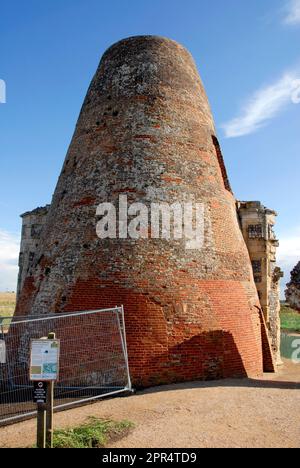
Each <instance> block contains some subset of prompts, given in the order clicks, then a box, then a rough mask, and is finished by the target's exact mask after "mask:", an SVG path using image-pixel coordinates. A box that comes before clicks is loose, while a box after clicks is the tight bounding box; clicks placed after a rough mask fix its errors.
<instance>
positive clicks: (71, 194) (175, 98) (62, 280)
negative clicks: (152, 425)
mask: <svg viewBox="0 0 300 468" xmlns="http://www.w3.org/2000/svg"><path fill="white" fill-rule="evenodd" d="M120 196H122V199H123V201H124V200H125V196H126V197H127V203H128V206H131V205H132V203H135V202H138V203H143V205H144V206H146V207H148V208H149V209H150V207H151V203H156V204H157V203H158V204H161V203H165V204H168V205H172V204H173V203H179V204H181V206H185V205H184V203H193V204H194V205H193V206H196V205H195V204H198V206H200V207H201V209H202V214H203V223H204V224H203V225H202V231H201V232H202V234H203V242H202V244H201V247H199V246H198V247H197V248H196V247H195V248H188V247H187V245H188V244H187V239H186V238H185V237H184V236H183V238H182V239H173V237H172V234H171V238H170V239H166V238H163V239H162V238H152V237H151V229H150V228H149V229H148V228H147V226H146V227H145V226H143V230H142V229H141V231H143V236H142V237H143V238H139V239H134V238H131V237H127V238H120V235H118V233H119V229H117V238H115V239H110V238H107V239H100V238H99V237H98V236H97V234H96V226H97V223H98V221H99V217H97V215H96V209H97V206H98V205H99V204H100V203H105V202H109V203H112V204H113V205H114V206H116V207H118V204H119V200H120ZM165 206H167V205H165ZM200 211H201V210H200ZM117 212H118V210H117ZM149 218H150V215H149ZM131 219H132V218H130V216H129V222H130V220H131ZM172 219H173V218H172ZM172 226H174V222H172V223H171V227H172ZM118 228H119V225H118ZM122 233H123V234H122V236H123V237H126V235H124V225H123V228H122ZM122 236H121V237H122ZM147 236H148V238H146V237H147ZM165 237H167V236H165ZM121 304H123V305H124V308H125V319H126V329H127V340H128V352H129V364H130V370H131V374H132V380H133V383H134V384H135V385H136V386H148V385H154V384H161V383H169V382H175V381H185V380H193V379H209V378H222V377H228V376H245V375H259V374H261V373H262V371H263V351H262V349H263V345H262V334H261V323H260V316H259V310H258V307H259V302H258V297H257V292H256V288H255V284H254V281H253V275H252V270H251V264H250V260H249V255H248V252H247V248H246V245H245V243H244V240H243V237H242V234H241V231H240V228H239V224H238V219H237V214H236V207H235V198H234V196H233V194H232V192H231V189H230V185H229V182H228V179H227V175H226V169H225V166H224V162H223V158H222V154H221V150H220V147H219V144H218V141H217V138H216V133H215V128H214V123H213V118H212V115H211V111H210V107H209V103H208V100H207V97H206V93H205V90H204V88H203V85H202V82H201V80H200V77H199V75H198V72H197V69H196V66H195V63H194V61H193V59H192V57H191V55H190V54H189V53H188V52H187V51H186V50H185V49H184V48H183V47H182V46H181V45H179V44H177V43H176V42H174V41H171V40H168V39H165V38H160V37H152V36H145V37H133V38H129V39H126V40H123V41H121V42H119V43H117V44H115V45H113V46H112V47H111V48H110V49H109V50H108V51H107V52H106V53H105V54H104V56H103V58H102V60H101V62H100V65H99V68H98V70H97V72H96V74H95V77H94V79H93V80H92V83H91V85H90V87H89V90H88V93H87V96H86V99H85V101H84V104H83V107H82V110H81V113H80V116H79V120H78V123H77V126H76V129H75V133H74V136H73V139H72V142H71V145H70V148H69V151H68V153H67V156H66V160H65V163H64V166H63V169H62V172H61V175H60V178H59V181H58V184H57V187H56V190H55V194H54V197H53V200H52V205H51V208H50V212H49V214H48V220H47V223H46V227H45V229H44V233H43V236H42V239H41V243H40V248H39V252H38V253H37V254H36V256H35V259H34V260H33V263H32V268H31V271H30V272H29V275H28V277H27V279H26V280H25V283H24V287H23V290H22V291H21V294H20V298H19V301H18V305H17V312H16V313H17V314H22V315H23V314H24V313H30V312H32V313H34V314H36V313H49V312H62V311H78V310H92V309H99V308H106V307H114V306H116V305H121Z"/></svg>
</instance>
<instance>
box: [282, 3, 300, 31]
mask: <svg viewBox="0 0 300 468" xmlns="http://www.w3.org/2000/svg"><path fill="white" fill-rule="evenodd" d="M285 10H286V15H285V18H284V20H283V22H284V23H285V24H289V25H295V24H300V0H289V1H288V2H287V5H286V9H285Z"/></svg>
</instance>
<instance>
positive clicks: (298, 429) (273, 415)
mask: <svg viewBox="0 0 300 468" xmlns="http://www.w3.org/2000/svg"><path fill="white" fill-rule="evenodd" d="M299 390H300V364H298V365H295V364H292V363H291V362H290V361H285V363H284V367H282V368H281V369H280V371H279V373H278V374H276V375H273V374H269V375H265V376H264V378H263V379H262V380H248V379H245V380H225V381H219V382H194V383H189V384H179V385H170V386H165V387H160V388H154V389H149V390H146V391H144V392H140V393H138V394H136V395H134V396H130V397H122V398H115V399H111V400H103V401H101V402H98V403H94V404H92V405H88V406H84V407H82V408H79V409H73V410H69V411H65V412H63V413H58V414H56V415H55V427H56V428H66V427H72V426H74V425H78V424H81V423H83V422H84V421H86V419H87V418H88V417H89V416H96V417H99V418H109V419H114V420H123V419H127V420H130V421H132V422H134V423H135V428H134V429H133V430H132V431H131V432H130V434H128V435H127V436H126V437H125V438H123V439H122V440H121V441H120V440H119V441H118V442H116V443H115V444H112V445H111V447H116V448H117V447H118V448H121V447H122V448H129V447H132V448H138V447H143V448H205V447H207V448H208V447H261V448H265V447H266V448H267V447H290V448H296V447H297V448H299V447H300V392H299ZM35 428H36V422H35V420H31V421H26V422H23V423H19V424H15V425H13V426H8V427H4V428H0V447H2V448H3V447H26V446H32V444H33V443H34V440H35Z"/></svg>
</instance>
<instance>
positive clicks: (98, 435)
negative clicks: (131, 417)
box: [53, 418, 133, 448]
mask: <svg viewBox="0 0 300 468" xmlns="http://www.w3.org/2000/svg"><path fill="white" fill-rule="evenodd" d="M132 427H133V424H132V423H131V422H129V421H121V422H115V421H107V420H101V419H96V418H90V419H89V420H88V422H87V423H86V424H83V425H81V426H78V427H74V428H73V429H65V430H57V431H54V434H53V447H54V448H101V447H105V445H106V444H107V443H108V442H109V441H111V440H116V439H120V438H122V437H124V436H125V435H126V434H128V432H129V430H130V429H131V428H132Z"/></svg>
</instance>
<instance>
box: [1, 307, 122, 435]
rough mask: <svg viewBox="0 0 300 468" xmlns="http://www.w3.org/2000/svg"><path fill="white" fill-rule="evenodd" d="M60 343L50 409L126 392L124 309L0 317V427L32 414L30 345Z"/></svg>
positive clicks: (33, 405) (33, 407) (33, 406)
mask: <svg viewBox="0 0 300 468" xmlns="http://www.w3.org/2000/svg"><path fill="white" fill-rule="evenodd" d="M50 332H54V333H56V337H57V338H58V339H60V369H59V381H58V382H57V383H56V385H55V395H54V398H55V401H54V406H55V409H58V408H66V407H68V406H72V405H74V404H80V403H83V402H87V401H90V400H94V399H98V398H102V397H104V396H110V395H115V394H118V393H121V392H124V391H128V390H129V391H130V390H131V382H130V374H129V367H128V355H127V346H126V333H125V323H124V311H123V307H116V308H114V309H106V310H97V311H87V312H77V313H64V314H55V315H47V316H34V317H11V318H7V317H5V318H3V317H2V318H1V317H0V426H1V425H5V424H7V423H10V422H13V421H15V420H19V419H23V418H26V417H28V416H33V415H34V414H36V405H35V404H34V403H33V401H32V388H33V385H32V383H31V382H30V381H29V359H30V342H31V340H32V339H36V338H41V337H46V336H47V335H48V333H50Z"/></svg>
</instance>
